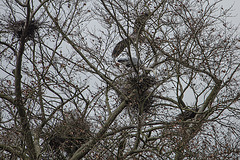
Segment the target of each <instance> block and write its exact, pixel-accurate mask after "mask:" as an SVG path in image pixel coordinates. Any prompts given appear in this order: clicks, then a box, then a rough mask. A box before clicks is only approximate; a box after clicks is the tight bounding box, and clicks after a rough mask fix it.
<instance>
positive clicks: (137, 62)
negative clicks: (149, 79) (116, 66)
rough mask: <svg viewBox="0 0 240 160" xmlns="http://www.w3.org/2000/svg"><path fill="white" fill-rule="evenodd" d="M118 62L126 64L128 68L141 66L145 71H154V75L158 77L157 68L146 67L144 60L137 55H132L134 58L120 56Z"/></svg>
mask: <svg viewBox="0 0 240 160" xmlns="http://www.w3.org/2000/svg"><path fill="white" fill-rule="evenodd" d="M117 62H119V63H121V64H123V65H125V66H126V67H128V68H130V67H133V66H134V67H137V68H141V69H142V70H143V71H144V72H145V71H152V72H153V74H154V76H155V77H157V74H156V70H155V69H153V68H148V67H144V66H143V62H142V61H141V60H139V59H138V58H136V57H132V60H131V59H130V58H120V59H118V60H117Z"/></svg>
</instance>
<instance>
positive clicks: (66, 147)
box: [46, 115, 90, 155]
mask: <svg viewBox="0 0 240 160" xmlns="http://www.w3.org/2000/svg"><path fill="white" fill-rule="evenodd" d="M49 130H50V129H48V131H49ZM46 134H47V137H48V140H49V145H50V146H51V149H52V150H54V151H55V153H58V152H59V151H64V152H66V153H67V154H68V155H71V154H72V153H74V152H75V151H76V150H77V149H78V148H80V147H81V145H82V144H84V143H85V142H86V141H88V140H89V138H90V126H89V123H88V122H87V121H85V120H83V119H82V118H81V117H80V116H77V117H76V116H75V117H74V116H72V115H71V116H70V117H68V118H67V119H66V120H62V121H61V122H59V123H57V124H55V126H53V128H52V129H51V132H49V133H46Z"/></svg>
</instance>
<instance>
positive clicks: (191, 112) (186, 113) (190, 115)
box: [176, 109, 198, 121]
mask: <svg viewBox="0 0 240 160" xmlns="http://www.w3.org/2000/svg"><path fill="white" fill-rule="evenodd" d="M197 112H198V109H193V110H186V111H183V112H182V113H180V114H178V115H177V117H176V120H182V121H186V120H188V119H192V118H194V117H195V116H196V114H197Z"/></svg>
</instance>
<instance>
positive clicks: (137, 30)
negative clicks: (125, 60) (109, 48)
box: [112, 13, 149, 59]
mask: <svg viewBox="0 0 240 160" xmlns="http://www.w3.org/2000/svg"><path fill="white" fill-rule="evenodd" d="M148 18H149V14H148V13H144V14H142V15H140V16H138V17H137V19H136V20H135V23H134V28H133V33H132V34H131V35H130V36H129V37H128V38H126V39H123V40H122V41H120V42H118V43H117V45H116V46H115V47H114V49H113V52H112V57H113V58H114V59H115V58H117V57H118V56H119V55H120V54H121V53H122V52H123V50H124V49H125V48H126V47H128V46H129V45H131V43H132V41H136V38H137V37H138V35H141V33H142V32H143V30H144V27H145V24H146V21H147V20H148Z"/></svg>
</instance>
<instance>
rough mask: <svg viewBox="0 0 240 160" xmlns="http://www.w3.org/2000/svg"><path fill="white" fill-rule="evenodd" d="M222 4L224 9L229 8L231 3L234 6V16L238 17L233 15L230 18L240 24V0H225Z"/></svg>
mask: <svg viewBox="0 0 240 160" xmlns="http://www.w3.org/2000/svg"><path fill="white" fill-rule="evenodd" d="M221 5H222V7H223V8H224V9H226V8H229V7H230V6H231V5H233V8H232V10H233V16H236V17H232V18H231V19H230V20H231V21H232V23H234V24H235V25H239V24H240V0H223V2H221Z"/></svg>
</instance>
